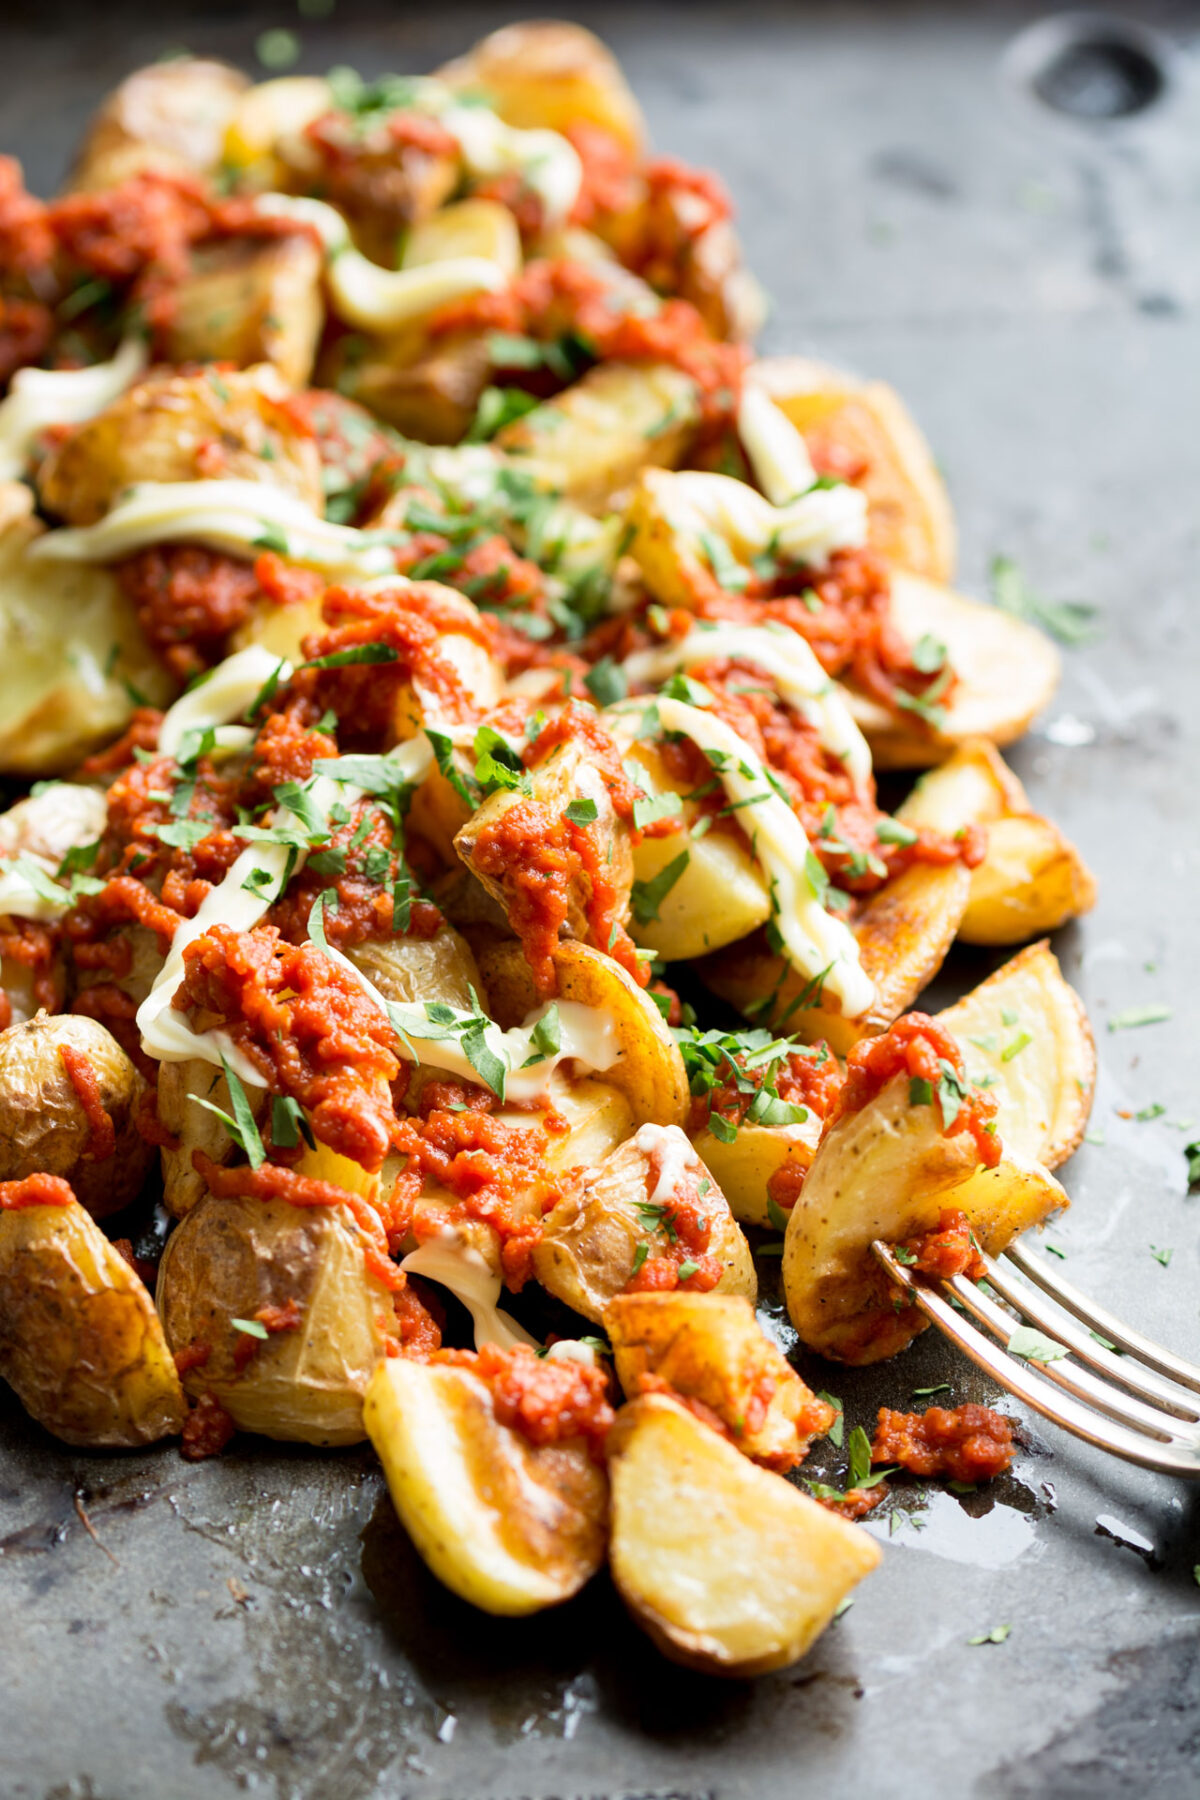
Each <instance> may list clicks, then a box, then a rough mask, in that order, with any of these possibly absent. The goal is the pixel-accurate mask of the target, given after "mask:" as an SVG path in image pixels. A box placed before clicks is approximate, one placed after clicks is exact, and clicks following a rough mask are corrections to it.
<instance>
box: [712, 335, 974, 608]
mask: <svg viewBox="0 0 1200 1800" xmlns="http://www.w3.org/2000/svg"><path fill="white" fill-rule="evenodd" d="M747 380H749V381H753V382H755V383H757V384H758V385H759V386H760V387H763V388H765V390H766V391H767V393H768V394H770V396H771V398H772V400H774V402H775V404H776V405H777V406H778V407H779V408H780V410H781V411H782V412H784V413H786V415H787V417H788V418H789V419H790V420H791V422H792V424H793V425H794V426H795V427H796V429H797V430H798V431H799V432H800V434H801V435H802V437H803V438H804V441H805V443H806V444H807V445H808V449H809V453H810V454H811V455H812V456H813V458H814V459H815V461H816V465H817V467H818V468H819V469H825V468H828V469H830V471H831V472H832V473H835V474H842V473H845V475H846V476H847V478H848V479H849V480H851V481H852V482H853V483H854V485H855V486H856V487H860V488H862V490H863V492H864V493H865V494H866V496H867V503H868V506H869V508H870V531H871V542H872V544H873V545H874V546H875V548H876V549H877V550H879V551H880V553H881V554H882V555H883V556H885V557H886V558H887V560H888V561H889V562H891V563H894V564H895V565H896V567H897V568H899V569H909V570H911V571H912V573H913V574H914V575H923V576H925V577H926V578H927V579H928V580H929V581H940V582H948V581H951V580H953V578H954V563H955V551H956V545H955V530H954V515H953V513H952V511H951V509H950V501H949V498H948V497H947V494H946V486H945V483H944V481H943V480H942V477H941V475H940V473H939V472H938V467H937V464H936V463H935V462H934V460H933V456H932V453H931V452H930V449H929V445H928V444H927V443H926V442H925V439H924V437H923V436H922V434H921V431H920V429H919V427H918V426H917V424H916V422H915V421H914V419H913V417H912V415H911V414H910V412H909V410H908V408H907V407H906V406H905V404H904V402H903V400H901V398H900V396H899V394H897V392H896V390H895V389H894V388H891V387H889V386H888V385H887V383H886V382H883V381H860V380H858V379H857V378H856V377H855V376H853V375H848V374H846V372H845V371H844V370H841V369H831V368H829V367H828V366H827V365H826V364H824V363H818V362H812V361H810V360H809V359H808V358H807V357H800V356H774V357H768V358H766V359H764V360H763V361H761V362H756V363H754V364H752V366H751V368H750V370H749V372H748V374H747Z"/></svg>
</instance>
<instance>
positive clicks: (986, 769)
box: [896, 738, 1096, 945]
mask: <svg viewBox="0 0 1200 1800" xmlns="http://www.w3.org/2000/svg"><path fill="white" fill-rule="evenodd" d="M896 816H897V818H899V819H902V820H903V821H904V822H905V823H906V824H909V825H928V826H932V827H933V828H934V829H936V830H939V831H942V830H955V829H956V828H957V826H958V825H959V824H961V823H962V822H963V820H964V817H970V818H971V819H972V820H974V821H975V822H976V823H978V824H981V825H986V826H987V855H986V856H985V858H984V860H983V862H982V863H981V864H980V865H979V867H978V868H976V869H972V871H971V892H970V896H969V898H968V901H967V909H966V911H965V912H964V914H963V916H962V919H961V921H960V922H959V927H958V935H959V937H960V938H961V939H962V940H963V942H964V943H967V944H989V945H999V944H1020V943H1024V942H1025V941H1026V940H1027V939H1029V938H1031V937H1036V936H1037V935H1038V934H1039V933H1041V932H1044V931H1056V930H1057V929H1058V927H1059V926H1060V925H1065V924H1066V922H1067V920H1068V919H1073V918H1077V917H1078V916H1079V914H1080V913H1085V912H1088V911H1090V910H1091V908H1092V906H1093V905H1094V904H1095V900H1096V881H1095V877H1094V876H1093V875H1092V872H1091V870H1090V869H1089V868H1088V866H1087V864H1086V863H1085V862H1084V860H1083V858H1082V857H1081V856H1080V854H1079V852H1078V850H1077V849H1076V848H1075V846H1074V844H1072V843H1071V842H1070V841H1069V840H1068V839H1067V838H1065V837H1064V836H1063V834H1062V832H1061V831H1060V830H1059V829H1058V827H1057V825H1054V824H1052V823H1051V822H1050V820H1049V819H1045V818H1042V817H1041V815H1040V814H1039V813H1036V812H1035V811H1034V809H1033V807H1032V806H1031V805H1030V803H1029V797H1028V795H1027V794H1026V792H1025V789H1024V788H1023V787H1022V785H1021V783H1020V782H1019V781H1018V779H1017V777H1016V776H1015V775H1014V774H1013V772H1012V770H1011V769H1010V768H1009V767H1008V766H1007V764H1006V763H1005V762H1004V759H1003V758H1002V757H1001V755H1000V753H999V751H998V750H997V749H996V747H995V745H994V744H990V743H988V742H987V740H986V739H984V738H977V739H973V740H971V741H969V742H968V743H965V744H963V745H962V746H960V748H959V749H958V750H956V751H955V752H954V754H953V755H952V756H951V757H950V758H949V759H948V760H947V761H946V762H945V763H943V764H942V765H941V767H940V769H937V770H933V771H931V772H930V774H928V775H925V776H923V777H922V778H921V780H920V781H919V782H918V783H917V785H916V787H915V788H914V789H913V791H912V793H911V794H910V795H909V796H908V798H907V799H906V800H905V802H904V804H903V805H902V806H901V807H900V808H899V810H898V812H897V814H896ZM943 821H947V822H946V823H943Z"/></svg>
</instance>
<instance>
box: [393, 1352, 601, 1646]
mask: <svg viewBox="0 0 1200 1800" xmlns="http://www.w3.org/2000/svg"><path fill="white" fill-rule="evenodd" d="M365 1417H366V1424H367V1430H368V1432H369V1434H370V1438H371V1442H372V1443H373V1444H374V1446H375V1448H376V1450H377V1451H378V1452H379V1458H380V1461H381V1462H382V1463H383V1467H384V1473H385V1474H386V1476H387V1481H388V1488H389V1490H390V1492H391V1495H392V1501H393V1503H394V1505H395V1508H396V1511H397V1513H398V1514H399V1516H400V1520H401V1522H402V1524H403V1525H404V1527H405V1529H406V1530H407V1531H408V1533H409V1535H410V1537H411V1538H412V1540H413V1543H414V1544H415V1545H416V1547H417V1549H418V1550H419V1552H420V1553H421V1555H422V1556H423V1557H424V1559H425V1561H426V1562H427V1563H428V1564H429V1567H430V1568H431V1569H432V1570H433V1573H434V1574H435V1575H436V1576H437V1577H438V1579H439V1581H443V1582H445V1584H446V1586H447V1587H448V1588H450V1589H452V1590H453V1592H454V1593H456V1594H458V1595H460V1596H461V1598H462V1599H464V1600H468V1601H470V1602H471V1604H472V1605H473V1606H478V1607H480V1608H482V1610H483V1611H484V1612H489V1613H494V1614H498V1615H500V1616H502V1617H509V1618H515V1617H521V1616H523V1615H525V1614H528V1613H532V1612H537V1611H540V1610H541V1609H542V1608H544V1607H547V1606H555V1605H557V1604H559V1603H560V1602H561V1601H563V1600H568V1599H569V1598H570V1597H571V1595H572V1594H574V1593H577V1592H578V1590H579V1589H580V1588H581V1587H582V1586H583V1585H584V1583H585V1582H586V1581H588V1580H590V1579H591V1577H592V1576H593V1575H594V1574H595V1573H596V1570H597V1569H598V1568H599V1566H600V1564H601V1562H602V1561H603V1558H604V1545H605V1538H606V1514H607V1497H608V1486H607V1482H606V1480H605V1476H604V1471H603V1469H602V1468H600V1467H599V1465H598V1464H597V1463H596V1462H594V1461H593V1459H592V1458H591V1456H589V1454H588V1452H587V1450H586V1448H585V1447H584V1446H583V1445H582V1444H581V1443H580V1442H579V1441H578V1440H575V1441H572V1442H567V1443H561V1444H546V1445H542V1446H538V1447H535V1446H534V1445H533V1444H531V1443H529V1442H528V1440H527V1439H526V1438H524V1437H522V1436H521V1435H520V1433H519V1432H517V1431H515V1430H512V1429H511V1428H509V1427H508V1426H505V1425H502V1424H500V1422H499V1421H498V1420H497V1418H496V1416H495V1411H494V1407H493V1403H492V1395H491V1392H490V1390H489V1388H488V1386H487V1384H486V1383H485V1382H484V1381H482V1380H480V1378H479V1377H478V1376H477V1375H476V1374H474V1373H473V1372H472V1371H471V1370H469V1369H466V1368H455V1367H447V1366H444V1365H436V1366H433V1365H430V1364H427V1363H418V1362H410V1361H409V1360H407V1359H406V1358H404V1357H398V1358H395V1359H393V1360H390V1361H388V1362H385V1363H382V1364H381V1365H380V1367H379V1368H378V1370H377V1371H376V1373H375V1376H374V1378H373V1380H372V1382H371V1386H370V1388H369V1390H368V1393H367V1399H366V1406H365Z"/></svg>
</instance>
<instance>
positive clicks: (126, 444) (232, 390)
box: [38, 363, 324, 525]
mask: <svg viewBox="0 0 1200 1800" xmlns="http://www.w3.org/2000/svg"><path fill="white" fill-rule="evenodd" d="M286 398H287V392H286V389H285V388H284V387H283V384H282V382H281V381H280V378H279V375H278V373H277V372H276V371H275V370H274V369H273V368H271V367H270V365H269V364H262V363H260V364H259V365H258V366H257V367H255V368H253V369H242V370H229V371H227V372H225V373H222V374H216V373H207V372H206V373H201V374H197V375H176V374H173V373H171V372H169V371H168V372H165V373H164V372H163V371H161V370H156V371H152V372H151V374H149V375H148V376H147V377H146V378H145V380H144V381H139V382H138V383H137V384H136V385H135V386H134V387H131V388H130V389H129V391H128V392H127V393H125V394H122V396H121V398H120V399H119V400H116V401H114V402H113V404H112V405H111V406H109V407H107V408H106V409H105V410H104V412H102V413H98V414H97V416H96V417H95V418H94V419H89V420H88V422H87V424H86V425H80V426H79V427H78V428H77V429H76V430H75V431H73V432H72V433H71V435H70V436H69V437H67V438H65V439H64V440H63V442H62V443H61V444H60V445H59V446H58V448H57V449H55V450H52V451H51V452H50V454H49V456H47V458H46V460H45V461H44V462H43V463H42V465H41V468H40V469H39V471H38V493H39V495H40V498H41V502H42V505H43V506H44V507H45V509H46V511H47V512H50V513H54V514H55V515H56V516H57V517H59V518H61V519H65V520H66V522H67V523H68V524H69V525H94V524H95V523H96V521H97V520H98V519H102V518H103V517H104V515H105V513H106V512H108V510H109V508H110V507H111V506H112V505H113V503H114V501H115V500H116V499H117V496H118V495H119V494H120V493H121V492H122V491H123V490H124V489H125V488H127V487H129V486H131V485H132V484H133V483H134V482H138V481H197V480H201V479H212V477H213V475H214V473H215V472H216V471H215V470H214V467H213V462H212V458H213V454H214V446H217V448H218V454H219V459H220V470H219V472H220V475H221V476H222V477H223V478H225V479H228V480H238V481H262V482H265V483H267V485H268V486H271V487H278V488H283V489H284V490H285V492H287V493H291V494H296V495H298V496H299V498H300V499H301V500H303V501H305V503H306V504H307V505H309V506H310V507H312V509H313V510H314V512H317V513H320V512H322V511H323V509H324V499H323V496H322V492H321V467H320V459H319V457H318V455H317V449H316V445H315V443H314V442H313V440H312V438H311V437H309V436H307V435H305V433H304V431H303V429H302V428H301V427H300V426H299V425H298V424H297V422H296V421H295V419H294V418H293V417H292V415H291V414H290V413H289V412H288V411H287V409H286V407H285V406H284V404H283V403H284V401H285V400H286Z"/></svg>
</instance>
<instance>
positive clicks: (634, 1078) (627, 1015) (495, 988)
mask: <svg viewBox="0 0 1200 1800" xmlns="http://www.w3.org/2000/svg"><path fill="white" fill-rule="evenodd" d="M480 968H481V970H482V973H483V978H484V981H485V983H486V985H487V990H488V993H489V995H490V997H491V1008H490V1010H491V1014H492V1017H493V1018H494V1019H496V1020H497V1022H498V1023H499V1024H500V1025H502V1026H504V1027H505V1028H506V1029H507V1028H508V1027H509V1026H512V1025H519V1024H520V1023H521V1021H522V1020H523V1019H526V1018H528V1016H529V1014H530V1013H531V1012H532V1011H533V1010H534V1008H535V1007H536V1005H537V1004H538V997H537V993H536V991H535V989H534V985H533V977H532V976H531V974H530V972H529V964H528V963H527V962H526V961H525V958H524V956H523V955H522V954H521V947H520V945H519V944H516V943H512V942H503V943H493V944H491V945H489V946H487V947H486V948H481V951H480ZM554 968H555V973H556V976H557V980H558V997H559V999H560V1000H574V1001H576V1002H578V1004H579V1005H580V1006H590V1007H593V1008H594V1009H595V1010H596V1011H597V1012H606V1013H607V1014H608V1015H609V1017H610V1018H611V1019H612V1021H613V1023H614V1025H615V1027H616V1032H617V1042H618V1044H619V1045H620V1056H619V1057H618V1058H617V1061H616V1062H615V1063H613V1064H612V1066H611V1068H608V1069H605V1070H604V1072H603V1075H602V1077H601V1080H602V1082H603V1084H604V1085H605V1086H606V1087H611V1088H616V1089H617V1090H618V1092H620V1093H621V1094H623V1095H624V1096H625V1099H626V1100H627V1102H628V1104H629V1107H630V1110H631V1112H632V1115H633V1119H634V1121H635V1123H636V1124H638V1125H645V1124H655V1123H658V1124H665V1125H682V1123H683V1121H684V1120H685V1119H686V1118H687V1114H688V1107H689V1106H690V1104H691V1094H690V1091H689V1089H688V1078H687V1071H686V1069H685V1068H684V1066H683V1058H682V1057H681V1056H680V1054H679V1046H678V1045H677V1044H676V1042H675V1039H674V1038H673V1037H672V1036H671V1033H670V1030H669V1028H668V1027H667V1025H666V1024H665V1022H664V1020H663V1016H662V1014H661V1013H660V1012H659V1010H658V1007H657V1006H656V1005H655V1004H654V1001H653V1000H652V999H651V998H650V996H649V994H647V993H646V992H645V990H644V989H643V988H640V987H638V985H637V983H636V982H635V981H634V980H633V979H632V977H631V976H629V975H627V974H626V972H625V970H624V969H623V968H622V967H621V965H620V964H619V963H616V962H614V961H613V959H612V957H611V956H606V955H605V954H604V952H603V951H601V950H595V949H593V948H592V946H591V945H590V944H576V943H572V942H570V941H569V940H568V941H566V942H564V943H561V944H560V945H559V946H558V949H557V950H556V952H555V955H554Z"/></svg>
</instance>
